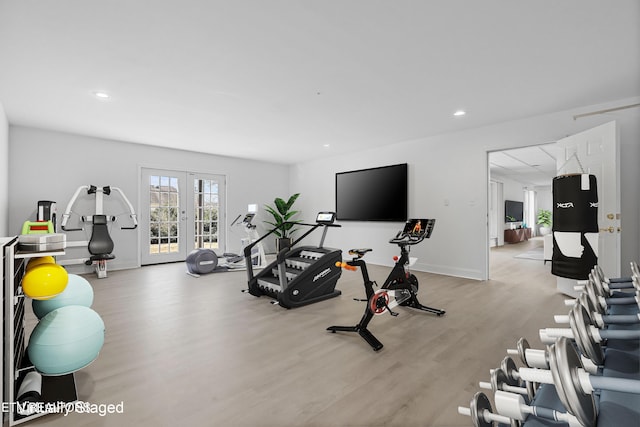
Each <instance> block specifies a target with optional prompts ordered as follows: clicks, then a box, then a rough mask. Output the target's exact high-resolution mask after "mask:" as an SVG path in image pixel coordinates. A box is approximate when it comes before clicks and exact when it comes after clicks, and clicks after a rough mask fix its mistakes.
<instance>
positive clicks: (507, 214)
mask: <svg viewBox="0 0 640 427" xmlns="http://www.w3.org/2000/svg"><path fill="white" fill-rule="evenodd" d="M523 207H524V203H522V202H516V201H514V200H505V201H504V221H505V222H521V221H522V220H523Z"/></svg>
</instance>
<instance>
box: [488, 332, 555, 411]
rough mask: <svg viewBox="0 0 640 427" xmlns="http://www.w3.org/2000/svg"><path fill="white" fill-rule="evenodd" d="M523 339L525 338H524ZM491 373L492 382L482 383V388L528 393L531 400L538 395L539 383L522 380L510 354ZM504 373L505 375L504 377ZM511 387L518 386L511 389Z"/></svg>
mask: <svg viewBox="0 0 640 427" xmlns="http://www.w3.org/2000/svg"><path fill="white" fill-rule="evenodd" d="M521 339H522V340H524V338H521ZM524 342H526V340H524ZM526 345H527V346H529V343H526ZM547 366H548V365H547ZM498 371H499V372H498ZM490 373H491V382H490V383H486V382H482V383H480V388H485V389H492V390H493V391H496V390H503V391H509V392H511V393H518V394H522V395H526V396H527V398H528V399H529V401H531V400H532V399H533V398H534V396H535V395H536V390H537V389H538V384H534V383H529V382H526V381H520V375H518V367H517V366H516V362H514V361H513V359H512V358H511V357H509V356H505V358H504V359H502V362H500V368H499V369H492V370H491V371H490ZM502 375H504V377H503V376H502ZM503 384H506V385H507V386H509V387H502V385H503ZM510 387H516V388H515V389H510Z"/></svg>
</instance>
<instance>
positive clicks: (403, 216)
mask: <svg viewBox="0 0 640 427" xmlns="http://www.w3.org/2000/svg"><path fill="white" fill-rule="evenodd" d="M407 170H408V167H407V164H406V163H403V164H399V165H391V166H383V167H378V168H371V169H361V170H355V171H349V172H338V173H336V219H338V220H340V221H389V222H391V221H393V222H404V221H406V220H407V211H408V207H407V206H408V181H407V177H408V174H407Z"/></svg>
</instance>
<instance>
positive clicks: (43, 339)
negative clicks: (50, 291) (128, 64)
mask: <svg viewBox="0 0 640 427" xmlns="http://www.w3.org/2000/svg"><path fill="white" fill-rule="evenodd" d="M103 344H104V322H103V321H102V318H100V316H99V315H98V313H96V312H95V311H93V310H92V309H90V308H89V307H85V306H82V305H68V306H66V307H61V308H58V309H55V310H53V311H51V312H50V313H49V314H47V315H46V316H44V317H43V318H42V319H41V320H40V322H38V324H37V325H36V327H35V328H34V329H33V332H32V333H31V337H30V339H29V345H28V347H27V352H28V354H29V359H30V360H31V363H33V366H34V367H35V368H36V370H38V371H39V372H40V373H41V374H43V375H65V374H69V373H71V372H75V371H77V370H79V369H82V368H84V367H85V366H87V365H89V364H90V363H91V362H93V361H94V360H95V359H96V358H97V357H98V353H100V350H101V349H102V346H103Z"/></svg>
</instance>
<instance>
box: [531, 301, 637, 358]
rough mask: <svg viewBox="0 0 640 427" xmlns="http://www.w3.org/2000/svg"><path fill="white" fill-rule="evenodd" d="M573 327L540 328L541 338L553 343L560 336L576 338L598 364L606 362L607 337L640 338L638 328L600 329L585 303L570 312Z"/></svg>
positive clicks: (570, 322) (577, 343)
mask: <svg viewBox="0 0 640 427" xmlns="http://www.w3.org/2000/svg"><path fill="white" fill-rule="evenodd" d="M569 324H570V326H571V328H546V329H540V340H541V341H542V342H543V343H545V344H551V343H553V342H554V341H555V339H556V338H558V337H566V338H571V339H573V340H575V342H576V345H577V346H578V348H579V350H580V352H581V353H582V354H584V355H585V356H586V357H588V358H589V359H591V360H592V361H593V363H595V364H596V365H602V364H603V363H604V351H603V349H602V346H601V343H602V341H604V340H606V339H621V340H631V339H638V338H640V329H638V330H611V329H598V328H596V327H595V326H593V325H592V324H591V323H590V321H589V313H587V310H586V308H584V306H583V305H581V304H578V305H576V306H574V307H573V308H572V309H571V311H570V312H569Z"/></svg>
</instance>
